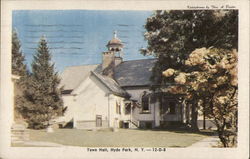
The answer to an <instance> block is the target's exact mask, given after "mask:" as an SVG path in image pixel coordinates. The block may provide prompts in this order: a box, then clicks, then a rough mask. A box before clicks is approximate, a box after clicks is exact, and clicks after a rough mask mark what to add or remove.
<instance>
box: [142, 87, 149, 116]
mask: <svg viewBox="0 0 250 159" xmlns="http://www.w3.org/2000/svg"><path fill="white" fill-rule="evenodd" d="M141 105H142V112H149V95H148V94H147V92H146V91H144V92H143V95H142V99H141Z"/></svg>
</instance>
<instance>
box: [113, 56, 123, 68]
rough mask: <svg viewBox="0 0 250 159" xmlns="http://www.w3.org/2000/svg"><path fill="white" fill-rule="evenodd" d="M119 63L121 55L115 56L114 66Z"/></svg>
mask: <svg viewBox="0 0 250 159" xmlns="http://www.w3.org/2000/svg"><path fill="white" fill-rule="evenodd" d="M120 63H122V57H120V56H118V57H115V66H117V65H119V64H120Z"/></svg>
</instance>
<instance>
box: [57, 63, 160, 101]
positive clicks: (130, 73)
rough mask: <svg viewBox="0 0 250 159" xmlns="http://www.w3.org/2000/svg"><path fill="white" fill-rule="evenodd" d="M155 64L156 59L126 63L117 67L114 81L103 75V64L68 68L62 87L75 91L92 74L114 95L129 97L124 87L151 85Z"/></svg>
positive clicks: (63, 77)
mask: <svg viewBox="0 0 250 159" xmlns="http://www.w3.org/2000/svg"><path fill="white" fill-rule="evenodd" d="M155 62H156V59H143V60H131V61H124V62H122V63H121V64H119V65H118V66H116V67H115V73H114V79H112V78H110V77H108V76H103V75H102V74H101V67H102V65H101V64H98V65H83V66H72V67H67V68H66V69H65V70H64V71H63V73H62V75H61V78H62V80H61V83H60V87H62V86H64V87H63V89H64V90H73V89H75V88H77V87H78V86H79V85H80V83H81V82H82V81H84V80H85V79H86V78H87V77H88V76H90V74H91V73H92V74H93V75H94V76H95V77H96V78H97V79H98V80H99V81H100V82H101V83H103V84H104V85H105V86H106V87H107V88H108V89H109V90H110V91H111V92H112V93H113V94H116V95H119V96H126V97H127V96H128V93H127V92H126V91H125V90H123V89H122V87H128V86H131V87H133V86H148V85H151V83H152V82H151V81H150V77H151V75H152V68H153V66H154V64H155ZM70 92H71V91H70ZM70 92H68V93H70Z"/></svg>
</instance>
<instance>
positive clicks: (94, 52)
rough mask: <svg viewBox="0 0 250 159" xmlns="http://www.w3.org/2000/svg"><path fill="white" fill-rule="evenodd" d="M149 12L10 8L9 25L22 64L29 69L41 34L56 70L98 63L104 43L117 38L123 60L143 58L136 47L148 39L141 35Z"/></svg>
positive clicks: (145, 44) (103, 49) (150, 12)
mask: <svg viewBox="0 0 250 159" xmlns="http://www.w3.org/2000/svg"><path fill="white" fill-rule="evenodd" d="M152 13H153V12H152V11H107V10H36V11H35V10H18V11H13V15H12V16H13V17H12V20H13V21H12V25H13V26H12V27H13V29H16V30H17V33H18V37H19V39H20V41H21V45H22V48H21V49H22V52H23V54H24V55H25V59H26V61H25V63H26V64H27V65H28V67H29V68H30V64H31V62H32V60H33V55H34V54H35V53H36V48H37V46H38V42H39V40H40V38H41V36H45V38H46V39H47V41H48V46H49V48H50V53H51V54H52V62H54V63H55V69H56V71H58V72H62V71H63V70H64V69H65V67H67V66H75V65H87V64H98V63H101V60H102V52H104V51H107V48H106V44H107V43H108V41H109V40H111V39H112V38H113V32H114V31H117V37H118V38H119V39H121V41H122V42H123V43H124V46H125V47H124V50H123V59H124V60H125V61H127V60H135V59H145V58H152V57H145V56H143V55H142V54H140V52H139V49H141V48H145V47H146V46H147V42H146V41H145V39H144V37H143V34H144V32H145V29H144V25H145V23H146V19H147V17H149V16H151V15H152Z"/></svg>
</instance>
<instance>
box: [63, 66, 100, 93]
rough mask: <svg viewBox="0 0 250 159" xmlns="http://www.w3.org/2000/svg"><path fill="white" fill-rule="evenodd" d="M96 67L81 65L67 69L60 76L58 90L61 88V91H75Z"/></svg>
mask: <svg viewBox="0 0 250 159" xmlns="http://www.w3.org/2000/svg"><path fill="white" fill-rule="evenodd" d="M97 66H98V65H82V66H71V67H67V68H66V69H65V70H64V71H63V72H62V74H61V82H60V85H59V88H61V87H63V90H73V89H75V88H76V87H78V86H79V85H80V84H81V82H82V81H84V80H85V79H86V78H87V77H88V76H89V75H90V71H92V70H94V69H96V67H97Z"/></svg>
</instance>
